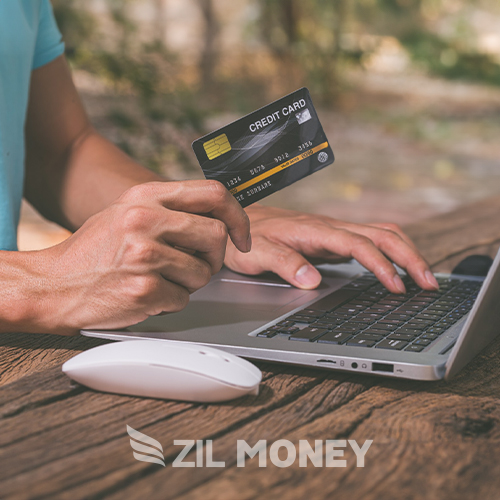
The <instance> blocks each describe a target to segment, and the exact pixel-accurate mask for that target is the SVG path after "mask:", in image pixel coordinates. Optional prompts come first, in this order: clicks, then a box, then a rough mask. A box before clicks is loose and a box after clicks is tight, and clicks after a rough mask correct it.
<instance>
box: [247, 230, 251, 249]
mask: <svg viewBox="0 0 500 500" xmlns="http://www.w3.org/2000/svg"><path fill="white" fill-rule="evenodd" d="M250 250H252V235H251V234H250V233H248V240H247V252H250Z"/></svg>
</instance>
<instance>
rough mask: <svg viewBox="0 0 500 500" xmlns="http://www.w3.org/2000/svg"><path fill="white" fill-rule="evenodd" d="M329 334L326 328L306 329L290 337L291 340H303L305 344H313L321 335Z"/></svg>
mask: <svg viewBox="0 0 500 500" xmlns="http://www.w3.org/2000/svg"><path fill="white" fill-rule="evenodd" d="M326 332H328V330H326V329H324V328H304V329H303V330H300V331H298V332H297V333H294V334H293V335H290V337H289V339H290V340H301V341H303V342H313V341H314V340H315V339H317V338H318V337H319V336H320V335H323V334H324V333H326Z"/></svg>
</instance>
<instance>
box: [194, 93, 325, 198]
mask: <svg viewBox="0 0 500 500" xmlns="http://www.w3.org/2000/svg"><path fill="white" fill-rule="evenodd" d="M192 146H193V150H194V152H195V154H196V157H197V158H198V161H199V163H200V166H201V168H202V170H203V173H204V174H205V177H206V178H207V179H215V180H217V181H220V182H222V184H224V186H226V188H227V189H229V191H230V192H231V194H232V195H233V196H234V197H235V198H236V199H237V200H238V201H239V202H240V204H241V205H242V206H243V207H246V206H248V205H250V204H252V203H255V202H256V201H259V200H261V199H262V198H265V197H266V196H268V195H270V194H272V193H275V192H276V191H279V190H280V189H283V188H285V187H287V186H289V185H290V184H292V183H294V182H296V181H298V180H299V179H302V178H303V177H306V176H307V175H310V174H312V173H314V172H316V171H317V170H321V169H322V168H324V167H326V166H327V165H330V164H332V163H333V161H334V159H335V158H334V156H333V151H332V149H331V147H330V145H329V143H328V139H327V138H326V136H325V133H324V132H323V127H322V126H321V123H320V121H319V119H318V115H317V114H316V110H315V109H314V106H313V103H312V100H311V96H310V94H309V90H307V89H306V88H302V89H299V90H296V91H295V92H293V93H291V94H289V95H287V96H285V97H282V98H281V99H278V100H277V101H274V102H273V103H271V104H268V105H267V106H264V107H263V108H260V109H258V110H257V111H254V112H253V113H250V114H248V115H246V116H244V117H243V118H240V119H239V120H236V121H235V122H233V123H230V124H229V125H226V126H225V127H222V128H220V129H219V130H216V131H215V132H211V133H210V134H208V135H206V136H204V137H201V138H200V139H197V140H196V141H194V142H193V145H192Z"/></svg>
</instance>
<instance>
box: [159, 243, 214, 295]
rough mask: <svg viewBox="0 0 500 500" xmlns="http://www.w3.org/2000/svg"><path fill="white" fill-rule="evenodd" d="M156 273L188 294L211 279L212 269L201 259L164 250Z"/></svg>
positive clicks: (174, 250)
mask: <svg viewBox="0 0 500 500" xmlns="http://www.w3.org/2000/svg"><path fill="white" fill-rule="evenodd" d="M165 250H167V251H166V252H165V256H164V258H163V259H162V260H161V261H162V265H161V266H158V271H159V273H160V274H161V276H163V278H165V279H166V280H168V281H171V282H173V283H176V284H178V285H180V286H182V287H184V288H186V289H187V290H188V291H189V292H190V293H193V292H194V291H196V290H198V289H200V288H202V287H204V286H205V285H207V284H208V282H209V281H210V278H211V277H212V267H211V265H210V264H209V263H208V262H207V261H206V260H205V259H203V258H199V257H196V256H195V255H190V254H188V253H186V252H183V251H182V250H178V249H175V248H168V249H167V248H166V249H165Z"/></svg>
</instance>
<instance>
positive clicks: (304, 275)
mask: <svg viewBox="0 0 500 500" xmlns="http://www.w3.org/2000/svg"><path fill="white" fill-rule="evenodd" d="M295 279H296V280H297V281H298V282H299V283H300V284H301V285H304V286H316V285H318V284H319V282H320V281H321V275H320V274H319V272H318V271H317V270H316V268H315V267H313V266H311V265H309V264H304V265H303V266H302V267H301V268H300V269H299V270H298V271H297V273H296V274H295Z"/></svg>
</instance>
